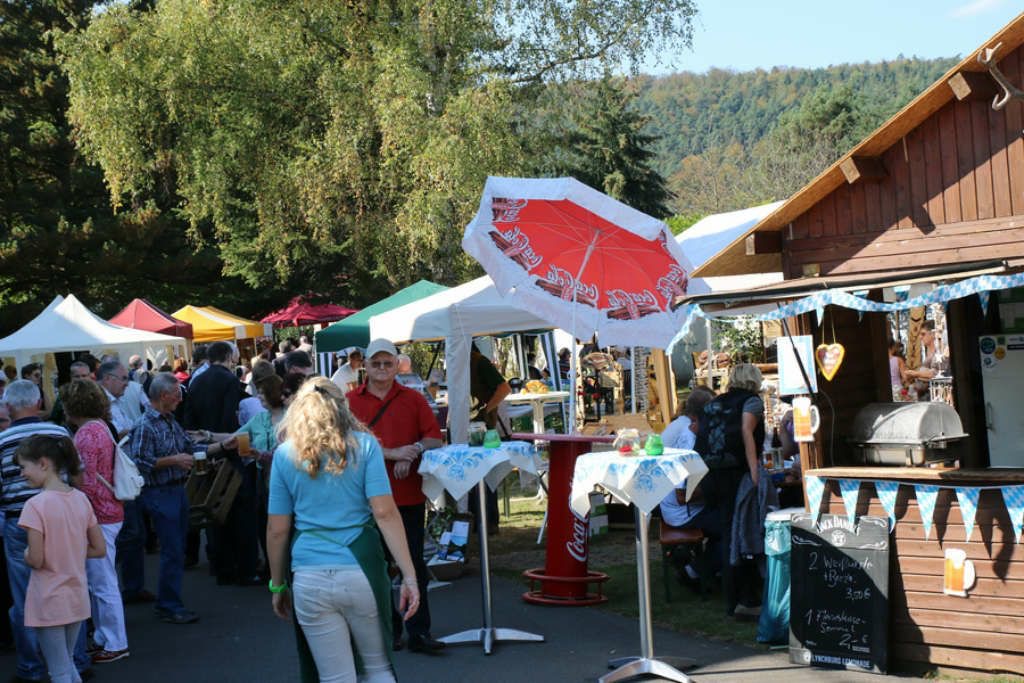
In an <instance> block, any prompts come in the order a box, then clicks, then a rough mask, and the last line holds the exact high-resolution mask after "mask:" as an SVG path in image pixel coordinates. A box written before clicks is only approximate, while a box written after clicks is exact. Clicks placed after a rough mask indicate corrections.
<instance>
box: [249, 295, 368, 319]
mask: <svg viewBox="0 0 1024 683" xmlns="http://www.w3.org/2000/svg"><path fill="white" fill-rule="evenodd" d="M358 312H359V309H356V308H346V307H344V306H338V305H337V304H311V303H308V302H307V301H304V297H302V296H297V297H295V298H294V299H292V300H291V301H289V302H288V305H287V306H285V307H284V308H282V309H281V310H279V311H274V312H273V313H271V314H270V315H268V316H267V317H265V318H263V319H262V320H261V321H260V322H262V323H270V324H271V325H276V326H278V327H287V326H289V325H291V326H295V327H298V326H299V325H315V324H317V323H332V322H335V321H337V320H341V319H342V318H347V317H348V316H350V315H352V314H353V313H358Z"/></svg>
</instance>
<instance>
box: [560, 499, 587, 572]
mask: <svg viewBox="0 0 1024 683" xmlns="http://www.w3.org/2000/svg"><path fill="white" fill-rule="evenodd" d="M569 511H570V512H572V538H570V539H569V540H568V541H566V542H565V551H566V552H567V553H569V555H570V556H571V557H572V558H573V559H574V560H576V561H577V562H586V561H587V538H588V536H589V534H590V523H589V522H588V521H587V518H586V517H580V516H579V515H577V514H576V511H575V510H573V509H572V507H571V506H570V507H569Z"/></svg>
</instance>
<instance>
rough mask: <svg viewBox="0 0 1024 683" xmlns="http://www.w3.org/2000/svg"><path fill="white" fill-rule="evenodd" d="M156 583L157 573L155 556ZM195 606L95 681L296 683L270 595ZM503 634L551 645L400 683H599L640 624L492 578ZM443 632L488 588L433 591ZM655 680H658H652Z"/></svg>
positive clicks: (465, 654) (706, 677)
mask: <svg viewBox="0 0 1024 683" xmlns="http://www.w3.org/2000/svg"><path fill="white" fill-rule="evenodd" d="M147 559H148V561H149V562H148V563H149V567H147V569H149V571H150V573H149V574H148V576H149V577H154V578H155V576H156V572H155V569H156V566H155V558H154V557H152V556H151V557H149V558H147ZM185 578H186V582H185V597H186V602H187V603H188V606H189V607H190V608H192V609H195V610H196V611H197V612H199V614H200V616H201V621H200V622H199V623H198V624H195V625H188V626H173V625H170V624H164V623H161V622H159V621H157V620H156V619H155V618H154V617H153V616H152V610H151V608H150V607H149V606H146V605H131V606H129V607H128V608H127V610H126V611H127V618H128V634H129V641H130V643H131V650H132V655H131V657H130V658H128V659H125V660H122V661H120V662H115V663H113V664H107V665H103V666H98V667H96V673H97V676H96V679H95V680H96V681H97V683H108V682H109V683H177V682H179V681H180V682H188V683H288V682H289V681H294V680H295V679H296V674H295V672H296V659H295V655H294V648H293V637H292V633H291V626H290V625H289V624H286V623H284V622H282V621H280V620H278V619H276V618H275V617H274V616H273V614H272V613H271V611H270V596H269V594H268V593H267V591H266V590H265V589H263V588H258V587H253V588H234V587H218V586H216V585H215V584H214V581H213V579H212V578H210V577H208V576H207V575H206V573H205V572H203V571H200V570H192V571H189V572H187V573H186V575H185ZM492 587H493V594H494V615H495V622H496V625H497V626H502V627H508V628H518V629H522V630H525V631H531V632H534V633H541V634H544V635H545V636H546V637H547V642H545V643H538V644H502V643H499V644H498V645H497V646H496V648H495V651H494V653H493V654H492V655H491V656H489V657H488V656H485V655H484V654H483V650H482V649H481V648H479V647H478V646H468V645H467V646H459V647H457V648H449V649H448V650H446V651H445V652H444V653H443V654H441V655H439V656H427V655H417V654H411V653H409V652H407V651H403V652H401V653H399V654H398V655H397V668H398V672H397V673H398V678H399V680H400V681H402V683H435V682H436V683H458V682H466V683H476V682H483V683H549V682H550V683H577V682H578V683H592V682H593V681H596V680H597V678H598V676H601V675H603V674H604V673H605V672H606V671H607V669H606V668H605V666H606V661H607V660H608V658H610V657H621V656H626V655H631V654H636V651H637V649H638V648H639V633H638V626H637V623H636V621H635V620H632V619H629V618H627V617H623V616H619V615H616V614H612V613H609V612H603V611H600V610H597V609H593V608H584V609H574V608H557V607H538V606H532V605H527V604H526V603H524V602H523V601H522V600H520V599H519V596H520V594H521V593H522V591H523V588H522V587H521V586H519V585H518V584H516V583H514V582H511V581H508V580H504V579H495V580H494V581H493V583H492ZM430 605H431V612H432V614H433V617H434V634H435V636H442V635H446V634H450V633H453V632H455V631H461V630H464V629H467V628H472V627H476V626H479V624H480V623H481V622H480V584H479V581H478V577H477V576H475V575H472V576H464V577H463V578H461V579H459V580H458V581H456V582H454V583H452V584H449V585H447V586H441V587H438V588H437V589H435V590H432V591H431V592H430ZM654 644H655V653H656V654H662V655H680V656H688V657H692V658H695V659H696V660H697V661H698V662H699V663H700V664H701V665H702V667H701V668H699V669H696V670H694V671H693V672H691V676H692V677H693V679H694V680H695V681H698V682H711V683H719V682H724V681H730V682H731V681H758V682H763V681H785V683H798V682H807V683H812V682H813V683H820V682H828V681H835V682H837V683H838V682H840V681H842V682H844V683H845V682H856V681H871V682H872V683H881V682H882V681H887V680H896V678H895V677H887V676H873V675H870V674H855V673H849V672H830V671H822V670H811V669H807V668H804V667H798V666H794V665H791V664H790V663H789V660H788V657H787V655H786V654H785V653H784V652H768V651H765V650H763V649H755V648H750V647H744V646H740V645H731V644H724V643H719V642H715V641H710V640H705V639H702V638H691V637H687V636H683V635H680V634H678V633H673V632H671V631H664V630H660V629H656V630H655V635H654ZM13 671H14V657H13V655H4V656H0V681H5V680H7V678H9V677H10V675H11V674H12V673H13ZM655 680H658V679H655Z"/></svg>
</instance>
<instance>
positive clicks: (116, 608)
mask: <svg viewBox="0 0 1024 683" xmlns="http://www.w3.org/2000/svg"><path fill="white" fill-rule="evenodd" d="M100 530H101V531H103V540H104V541H106V542H107V556H106V557H96V558H92V559H89V560H86V561H85V574H86V576H87V577H88V579H89V597H90V598H91V600H92V622H93V625H95V627H96V631H95V633H93V640H94V641H96V644H97V645H99V646H100V647H102V648H103V649H104V650H110V651H111V652H116V651H118V650H127V649H128V634H127V633H126V632H125V628H124V604H123V603H122V602H121V589H120V588H119V587H118V585H117V568H116V566H115V560H116V555H117V544H116V540H117V532H119V531H120V530H121V522H115V523H114V524H100Z"/></svg>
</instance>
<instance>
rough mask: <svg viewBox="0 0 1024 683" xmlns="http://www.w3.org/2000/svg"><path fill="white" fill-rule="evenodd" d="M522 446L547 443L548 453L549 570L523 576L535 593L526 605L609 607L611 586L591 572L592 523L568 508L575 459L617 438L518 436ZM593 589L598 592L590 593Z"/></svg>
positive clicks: (546, 563) (527, 597)
mask: <svg viewBox="0 0 1024 683" xmlns="http://www.w3.org/2000/svg"><path fill="white" fill-rule="evenodd" d="M512 438H513V439H519V440H522V441H546V442H548V443H549V444H550V446H549V450H548V515H547V525H548V529H547V537H548V540H547V546H546V548H547V550H546V553H545V561H544V567H543V568H540V567H537V568H535V569H527V570H526V571H524V572H523V576H524V577H526V578H527V579H529V581H530V590H528V591H527V592H525V593H523V600H525V601H526V602H531V603H534V604H540V605H562V606H573V607H582V606H585V605H596V604H598V603H602V602H605V601H607V599H608V598H606V597H605V596H604V594H603V593H602V592H601V584H602V583H604V582H605V581H607V580H608V575H607V574H604V573H602V572H592V571H590V570H588V569H587V546H588V540H589V538H590V520H589V519H588V518H587V517H578V516H577V515H576V513H574V512H573V511H572V508H571V507H569V493H570V491H571V489H572V474H573V470H574V469H575V467H576V458H577V457H579V456H580V455H581V454H583V453H589V452H590V451H592V450H594V444H597V443H611V442H612V441H614V437H612V436H587V435H585V434H513V435H512ZM591 585H593V587H594V590H591Z"/></svg>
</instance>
